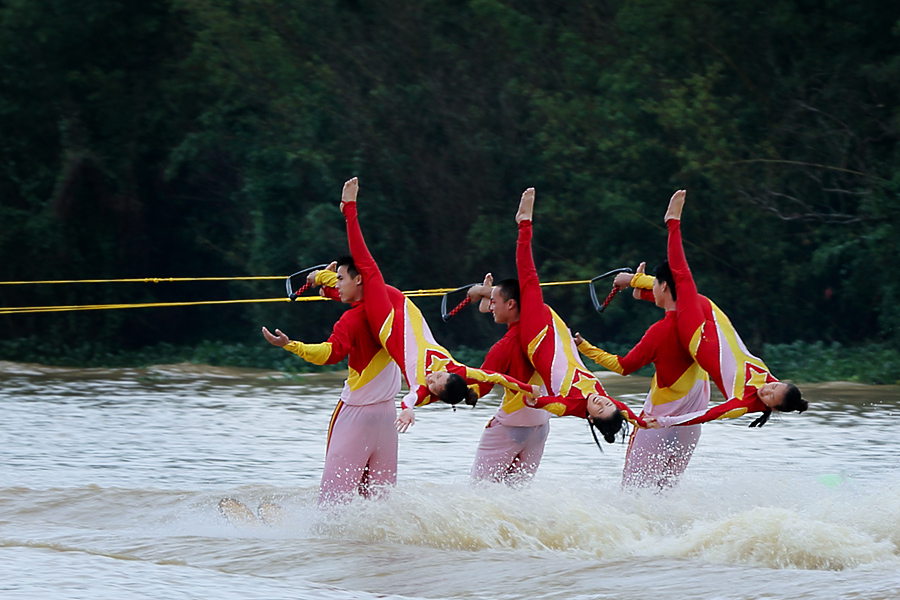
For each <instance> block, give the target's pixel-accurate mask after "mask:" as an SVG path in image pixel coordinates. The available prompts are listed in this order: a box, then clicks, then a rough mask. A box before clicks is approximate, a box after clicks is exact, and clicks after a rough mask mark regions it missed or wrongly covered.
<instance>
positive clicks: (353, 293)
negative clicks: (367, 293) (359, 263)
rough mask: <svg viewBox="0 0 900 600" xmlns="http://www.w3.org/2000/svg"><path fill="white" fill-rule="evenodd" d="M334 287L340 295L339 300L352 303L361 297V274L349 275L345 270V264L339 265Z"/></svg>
mask: <svg viewBox="0 0 900 600" xmlns="http://www.w3.org/2000/svg"><path fill="white" fill-rule="evenodd" d="M335 289H336V290H337V291H338V293H339V294H340V295H341V302H345V303H347V304H353V303H354V302H359V301H360V300H362V299H363V287H362V275H357V276H356V277H351V276H350V273H348V272H347V265H341V266H340V267H338V270H337V285H336V286H335Z"/></svg>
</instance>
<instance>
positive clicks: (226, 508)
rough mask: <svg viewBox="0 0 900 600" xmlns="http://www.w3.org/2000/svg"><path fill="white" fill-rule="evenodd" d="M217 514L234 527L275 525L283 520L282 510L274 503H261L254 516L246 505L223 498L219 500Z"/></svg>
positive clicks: (232, 499)
mask: <svg viewBox="0 0 900 600" xmlns="http://www.w3.org/2000/svg"><path fill="white" fill-rule="evenodd" d="M219 513H220V514H221V515H222V516H223V517H225V518H226V519H227V520H228V522H229V523H231V524H232V525H235V526H240V525H254V524H263V525H276V524H278V523H280V522H281V521H282V520H283V518H284V510H283V509H282V508H281V507H280V506H278V505H277V504H275V503H274V502H263V503H262V504H260V505H259V507H258V508H257V509H256V514H254V513H253V511H252V510H250V508H249V507H248V506H247V505H246V504H244V503H243V502H240V501H239V500H235V499H234V498H223V499H222V500H220V501H219Z"/></svg>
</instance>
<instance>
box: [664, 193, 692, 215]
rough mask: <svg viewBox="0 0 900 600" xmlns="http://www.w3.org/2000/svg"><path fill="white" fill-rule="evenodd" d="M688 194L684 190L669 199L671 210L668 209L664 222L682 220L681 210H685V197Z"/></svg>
mask: <svg viewBox="0 0 900 600" xmlns="http://www.w3.org/2000/svg"><path fill="white" fill-rule="evenodd" d="M686 194H687V192H685V191H684V190H678V191H677V192H675V193H674V194H672V197H671V198H669V208H667V209H666V217H665V219H663V220H664V221H668V220H669V219H675V220H678V221H680V220H681V210H682V209H683V208H684V197H685V195H686Z"/></svg>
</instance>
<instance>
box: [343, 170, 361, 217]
mask: <svg viewBox="0 0 900 600" xmlns="http://www.w3.org/2000/svg"><path fill="white" fill-rule="evenodd" d="M357 193H359V179H357V178H356V177H354V178H353V179H348V180H347V181H345V182H344V189H343V190H341V212H343V211H344V205H345V204H347V203H348V202H356V194H357Z"/></svg>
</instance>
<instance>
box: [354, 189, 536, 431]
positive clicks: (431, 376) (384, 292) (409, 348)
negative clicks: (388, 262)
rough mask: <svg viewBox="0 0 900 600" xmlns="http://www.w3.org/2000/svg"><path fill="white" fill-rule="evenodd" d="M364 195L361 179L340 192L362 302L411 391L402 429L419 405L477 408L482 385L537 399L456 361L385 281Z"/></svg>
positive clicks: (513, 383) (508, 380)
mask: <svg viewBox="0 0 900 600" xmlns="http://www.w3.org/2000/svg"><path fill="white" fill-rule="evenodd" d="M358 193H359V182H358V181H357V178H356V177H354V178H353V179H350V180H348V181H347V182H346V183H344V189H343V190H342V192H341V212H343V213H344V218H345V219H346V221H347V240H348V242H349V244H350V253H351V254H352V255H353V258H354V259H355V260H356V267H357V269H359V272H360V274H361V275H362V280H363V282H364V283H365V286H366V299H365V302H364V303H363V304H364V306H365V310H366V319H367V320H368V323H369V327H370V329H371V330H372V333H374V334H375V335H376V337H377V338H378V339H379V341H380V342H381V345H382V346H383V347H384V348H385V349H386V350H387V351H388V353H389V354H390V356H391V358H393V359H394V361H396V362H397V364H398V365H400V371H401V373H402V374H403V376H404V378H405V379H406V383H407V386H408V387H409V392H408V393H407V394H406V395H405V396H403V399H402V401H401V411H400V415H399V416H398V417H397V429H398V430H399V431H400V432H404V431H406V430H407V429H408V428H409V427H410V426H411V425H412V424H413V423H415V413H414V412H413V407H414V406H423V405H425V404H429V403H431V402H434V401H435V400H436V399H437V400H443V401H444V402H447V403H450V404H456V403H458V402H461V401H462V400H466V401H467V402H468V403H474V402H475V401H476V400H477V399H478V394H477V392H476V391H475V389H474V386H475V385H476V384H477V383H479V382H480V383H494V384H500V385H502V386H503V387H505V388H508V389H511V390H513V391H515V392H518V393H522V394H528V395H530V394H532V393H533V392H534V388H533V386H531V385H529V384H526V383H523V382H521V381H519V380H517V379H515V378H513V377H510V376H509V375H504V374H501V373H488V372H485V371H482V370H480V369H473V368H472V367H467V366H466V365H464V364H462V363H459V362H457V361H455V360H454V359H453V357H452V356H451V355H450V352H449V351H448V350H447V349H446V348H444V347H443V346H441V345H440V344H438V343H437V341H435V339H434V336H433V335H432V333H431V329H430V328H429V327H428V323H427V322H426V321H425V317H423V316H422V312H421V311H420V310H419V308H418V307H417V306H416V305H415V304H414V303H413V302H412V300H410V299H409V298H407V297H406V296H404V295H403V293H402V292H400V290H398V289H397V288H395V287H392V286H389V285H387V284H386V283H385V282H384V277H383V276H382V275H381V270H380V269H379V268H378V264H377V263H376V262H375V259H374V258H372V255H371V253H370V252H369V249H368V247H367V246H366V242H365V239H364V238H363V235H362V230H361V229H360V227H359V219H358V216H357V212H356V198H357V195H358Z"/></svg>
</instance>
